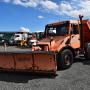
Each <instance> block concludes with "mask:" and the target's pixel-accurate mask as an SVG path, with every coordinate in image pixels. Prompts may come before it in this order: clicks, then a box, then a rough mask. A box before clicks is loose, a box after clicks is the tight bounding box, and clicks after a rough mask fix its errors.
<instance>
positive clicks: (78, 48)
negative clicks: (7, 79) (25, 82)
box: [0, 16, 90, 74]
mask: <svg viewBox="0 0 90 90" xmlns="http://www.w3.org/2000/svg"><path fill="white" fill-rule="evenodd" d="M79 18H80V20H69V21H62V22H57V23H52V24H47V25H46V27H45V32H44V38H43V39H42V40H40V41H39V42H38V43H37V44H36V45H33V47H32V51H28V52H27V51H25V52H0V69H1V70H8V71H27V72H39V73H52V74H55V73H56V71H57V67H58V68H63V69H66V68H69V67H70V66H71V65H72V63H73V60H74V58H75V56H76V55H80V54H84V56H85V57H86V58H90V55H89V53H90V21H89V20H82V16H79Z"/></svg>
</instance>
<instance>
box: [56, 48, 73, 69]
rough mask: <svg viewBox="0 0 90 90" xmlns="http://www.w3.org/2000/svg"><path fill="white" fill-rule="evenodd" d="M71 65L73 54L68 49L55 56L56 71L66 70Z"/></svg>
mask: <svg viewBox="0 0 90 90" xmlns="http://www.w3.org/2000/svg"><path fill="white" fill-rule="evenodd" d="M72 63H73V53H72V51H71V50H69V49H65V50H63V51H62V52H61V53H59V54H58V56H57V67H58V69H67V68H69V67H70V66H71V65H72Z"/></svg>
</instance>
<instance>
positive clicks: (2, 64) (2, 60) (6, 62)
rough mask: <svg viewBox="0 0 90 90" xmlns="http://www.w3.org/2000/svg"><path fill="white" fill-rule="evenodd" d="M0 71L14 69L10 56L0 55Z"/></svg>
mask: <svg viewBox="0 0 90 90" xmlns="http://www.w3.org/2000/svg"><path fill="white" fill-rule="evenodd" d="M0 69H12V70H13V69H14V58H13V55H12V54H8V53H0Z"/></svg>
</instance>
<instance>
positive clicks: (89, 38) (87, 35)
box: [83, 23, 90, 43]
mask: <svg viewBox="0 0 90 90" xmlns="http://www.w3.org/2000/svg"><path fill="white" fill-rule="evenodd" d="M83 31H84V32H83V33H84V43H87V42H90V29H89V27H88V25H87V24H86V23H85V24H84V25H83Z"/></svg>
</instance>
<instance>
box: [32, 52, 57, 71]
mask: <svg viewBox="0 0 90 90" xmlns="http://www.w3.org/2000/svg"><path fill="white" fill-rule="evenodd" d="M33 57H34V70H35V71H36V72H40V71H47V72H56V69H57V68H56V66H57V65H56V61H55V57H54V55H49V54H38V53H37V54H34V55H33Z"/></svg>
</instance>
